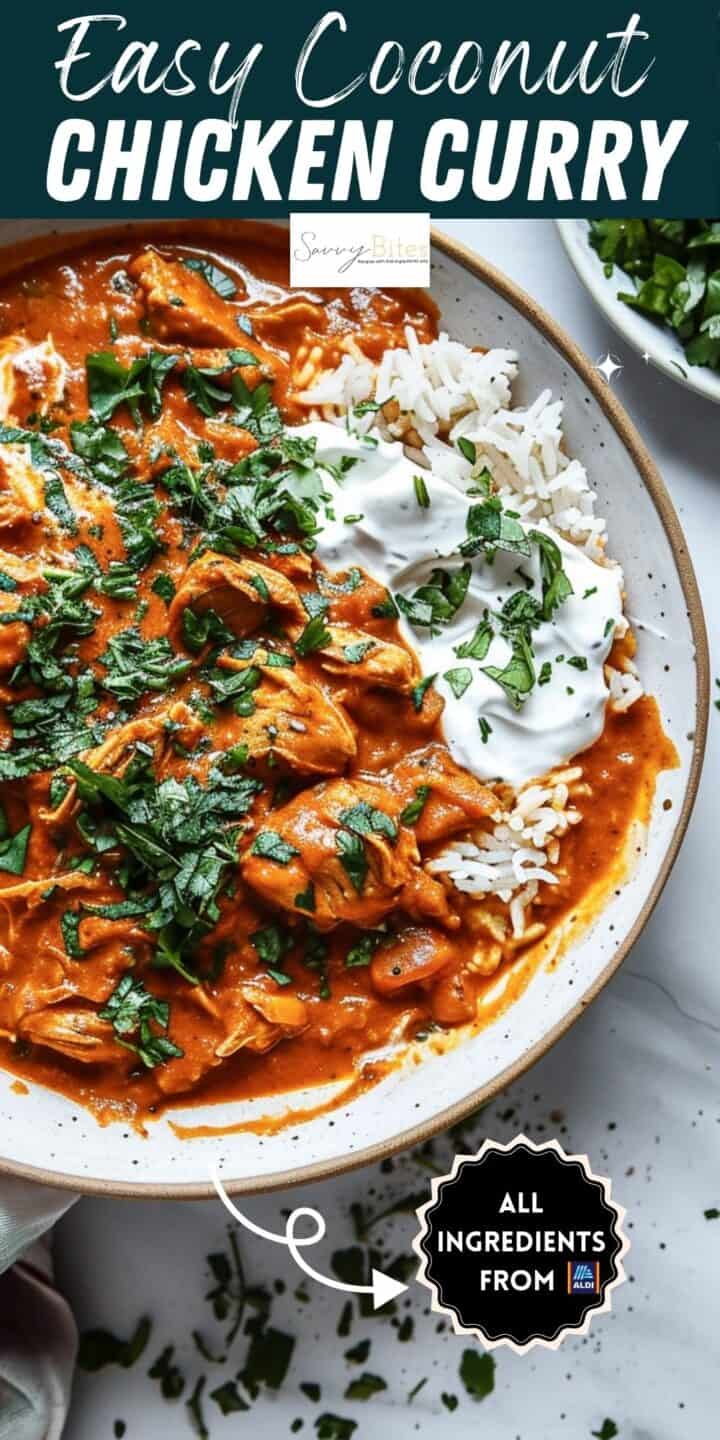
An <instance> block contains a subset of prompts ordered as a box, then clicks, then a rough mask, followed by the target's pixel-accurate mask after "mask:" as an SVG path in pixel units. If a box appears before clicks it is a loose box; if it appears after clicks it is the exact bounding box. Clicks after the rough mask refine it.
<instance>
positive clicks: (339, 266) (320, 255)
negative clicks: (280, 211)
mask: <svg viewBox="0 0 720 1440" xmlns="http://www.w3.org/2000/svg"><path fill="white" fill-rule="evenodd" d="M290 284H291V285H293V286H308V285H329V286H332V287H333V288H338V287H340V288H342V287H345V286H346V287H347V288H348V289H350V287H351V286H353V285H392V286H395V287H397V286H403V285H407V286H413V287H414V286H426V285H429V284H430V216H429V215H415V214H413V215H393V214H380V215H378V214H369V213H367V212H366V213H365V214H361V215H348V214H346V213H345V214H342V215H329V214H307V213H304V214H302V215H291V216H290Z"/></svg>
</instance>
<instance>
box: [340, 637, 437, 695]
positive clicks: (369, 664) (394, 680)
mask: <svg viewBox="0 0 720 1440" xmlns="http://www.w3.org/2000/svg"><path fill="white" fill-rule="evenodd" d="M327 629H328V631H329V633H330V635H331V637H332V638H331V640H330V642H329V644H327V645H323V646H322V647H321V649H319V650H318V652H317V654H318V659H319V661H320V664H321V665H322V668H323V670H327V672H328V674H330V675H345V676H347V678H348V680H354V681H355V682H356V683H360V684H365V685H377V686H379V687H381V688H383V689H387V690H394V691H400V692H401V693H403V694H406V693H407V692H408V691H410V690H412V688H413V686H414V685H417V683H418V680H419V679H420V674H421V672H420V668H419V666H418V662H417V659H416V657H415V655H413V653H412V651H411V650H406V649H405V647H404V646H402V645H395V644H393V643H392V641H389V640H379V639H378V638H377V637H376V636H375V635H369V634H368V633H367V631H365V630H357V629H355V628H354V626H352V625H328V626H327Z"/></svg>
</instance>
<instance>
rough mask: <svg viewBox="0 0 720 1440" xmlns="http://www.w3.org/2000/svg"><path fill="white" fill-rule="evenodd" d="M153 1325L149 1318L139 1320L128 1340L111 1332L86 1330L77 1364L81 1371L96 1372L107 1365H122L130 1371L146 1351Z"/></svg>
mask: <svg viewBox="0 0 720 1440" xmlns="http://www.w3.org/2000/svg"><path fill="white" fill-rule="evenodd" d="M151 1329H152V1325H151V1322H150V1320H148V1318H147V1316H143V1318H142V1320H139V1321H138V1323H137V1325H136V1326H135V1329H134V1331H133V1333H132V1335H131V1336H130V1338H129V1339H128V1340H121V1339H120V1338H119V1336H117V1335H113V1334H111V1332H110V1331H109V1330H85V1331H84V1333H83V1334H82V1335H81V1336H80V1346H79V1349H78V1355H77V1363H78V1365H79V1366H80V1369H81V1370H87V1371H90V1372H93V1373H94V1372H95V1371H97V1370H102V1369H103V1368H104V1367H105V1366H106V1365H121V1366H122V1367H123V1369H124V1370H129V1369H130V1366H131V1365H134V1364H135V1362H136V1360H139V1359H140V1356H141V1355H142V1353H143V1351H144V1350H145V1348H146V1346H147V1343H148V1340H149V1339H150V1331H151Z"/></svg>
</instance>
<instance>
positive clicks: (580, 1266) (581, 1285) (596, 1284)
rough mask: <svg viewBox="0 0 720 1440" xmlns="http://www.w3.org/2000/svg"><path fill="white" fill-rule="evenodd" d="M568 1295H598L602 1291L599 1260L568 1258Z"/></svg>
mask: <svg viewBox="0 0 720 1440" xmlns="http://www.w3.org/2000/svg"><path fill="white" fill-rule="evenodd" d="M567 1288H568V1295H598V1294H599V1293H600V1262H599V1260H568V1267H567Z"/></svg>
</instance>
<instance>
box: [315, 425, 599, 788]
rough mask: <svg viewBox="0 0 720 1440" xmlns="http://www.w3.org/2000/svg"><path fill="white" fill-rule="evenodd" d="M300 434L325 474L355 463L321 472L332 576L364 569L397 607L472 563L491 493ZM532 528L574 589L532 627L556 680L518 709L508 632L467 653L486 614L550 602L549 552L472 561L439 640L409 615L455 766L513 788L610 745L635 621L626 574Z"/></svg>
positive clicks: (539, 686)
mask: <svg viewBox="0 0 720 1440" xmlns="http://www.w3.org/2000/svg"><path fill="white" fill-rule="evenodd" d="M293 433H294V434H298V435H302V436H305V437H310V436H312V437H314V439H315V440H316V458H317V460H318V462H319V463H321V464H326V465H331V466H339V465H341V463H342V459H343V457H344V456H348V455H350V456H352V457H353V458H354V459H355V462H356V463H355V464H353V465H352V467H351V468H350V469H348V470H347V472H346V473H345V474H344V476H343V477H342V478H341V479H340V480H339V481H338V480H336V479H334V478H333V477H331V476H330V475H329V474H328V473H327V472H323V484H324V489H325V490H326V491H327V492H328V493H330V495H331V500H330V501H329V502H328V503H327V504H326V505H323V504H321V506H320V511H319V515H318V522H319V524H320V525H321V527H322V528H321V529H320V530H319V532H318V534H317V536H316V540H317V550H316V554H317V558H318V559H319V560H320V561H321V562H322V563H323V564H324V565H325V566H326V567H327V568H328V569H329V570H330V571H347V570H349V569H350V568H351V567H353V566H357V567H358V568H360V569H361V570H364V571H365V572H366V573H367V574H368V575H371V576H372V577H373V578H374V579H375V580H377V581H379V582H380V583H381V584H383V585H386V586H387V588H388V590H389V591H390V593H391V594H392V596H393V598H395V597H396V596H397V595H398V594H400V595H404V596H406V597H408V598H409V597H410V596H411V595H412V594H413V592H414V591H415V590H417V589H418V587H419V586H421V585H425V584H427V583H428V581H429V580H430V578H431V574H432V571H433V570H434V569H437V568H442V569H445V570H448V571H450V572H452V571H454V570H457V569H459V568H460V567H461V566H462V565H463V564H466V563H467V561H466V559H465V557H463V555H462V554H461V552H460V545H461V543H462V542H463V541H464V540H465V539H466V538H467V514H468V509H469V507H470V506H471V505H472V504H477V503H478V501H480V502H481V500H482V497H478V496H477V495H474V496H468V495H467V494H465V493H464V492H463V491H462V490H460V489H459V488H456V487H455V486H454V485H452V484H450V483H449V482H448V481H446V480H442V479H440V478H439V477H438V476H436V475H433V474H432V472H431V471H428V470H420V469H419V467H418V466H417V465H416V464H413V463H412V461H410V460H408V458H407V457H406V455H405V453H404V451H403V448H402V445H400V444H399V443H388V442H385V441H383V440H378V442H377V444H374V445H373V444H372V443H368V440H367V437H362V436H359V435H356V434H353V433H352V432H350V431H347V432H346V431H345V430H343V429H340V428H339V427H338V426H336V425H331V424H329V423H326V422H324V421H313V422H310V423H308V424H306V425H302V426H298V427H297V429H296V430H293ZM417 475H421V476H422V479H423V481H424V484H425V487H426V490H427V496H428V499H429V504H428V505H427V506H423V505H421V504H420V503H419V501H418V498H417V496H416V488H415V477H416V476H417ZM508 508H511V507H508ZM328 510H329V511H330V514H329V515H328V513H327V512H328ZM345 517H349V519H347V520H346V518H345ZM358 517H359V518H358ZM533 528H534V529H536V530H541V531H544V532H545V533H547V534H548V535H549V536H551V537H552V539H553V540H554V541H555V544H556V545H557V546H558V548H559V550H560V553H561V556H562V565H563V569H564V571H565V574H566V576H567V578H568V580H569V581H570V584H571V585H572V592H573V593H572V595H570V596H569V597H568V598H567V599H566V600H565V601H564V602H563V603H562V604H561V605H560V606H559V607H558V608H557V609H556V610H555V612H554V615H553V618H552V620H549V621H547V620H543V621H541V623H540V624H539V625H538V626H537V627H536V628H534V629H533V632H532V649H533V653H534V667H535V673H536V676H537V677H538V679H539V677H541V676H546V675H549V679H546V680H545V681H544V683H538V681H537V680H536V683H535V685H534V686H533V688H532V690H531V692H530V694H529V695H528V696H527V698H526V699H525V700H524V701H523V703H522V704H521V705H520V706H519V708H517V709H516V708H514V706H513V704H512V703H511V700H510V698H509V697H508V695H507V694H506V692H505V690H504V689H503V687H502V686H501V685H499V684H498V683H497V681H496V680H494V679H492V678H491V677H490V676H489V675H487V674H486V673H484V672H485V669H486V667H488V666H491V667H496V668H497V669H504V667H505V666H506V665H507V664H508V662H509V660H510V659H511V655H512V647H511V645H510V643H509V641H508V640H507V639H505V638H504V637H503V636H502V635H500V634H497V633H496V634H495V635H494V638H493V639H492V641H491V644H490V648H489V649H488V651H487V654H486V655H485V656H484V658H483V659H482V660H481V661H477V660H474V659H471V658H459V657H458V656H457V654H456V649H457V647H459V646H462V645H463V644H464V643H465V642H467V641H469V640H471V639H472V637H473V635H474V633H475V631H476V628H477V626H478V624H479V623H480V622H481V621H482V620H483V618H484V617H485V616H486V614H487V613H488V612H490V615H491V617H492V616H493V615H497V612H498V611H500V610H501V609H502V607H503V605H504V604H505V602H506V601H507V600H508V599H509V598H510V596H511V595H513V594H514V593H516V592H517V591H518V590H520V589H524V590H526V591H527V592H528V593H529V594H532V595H534V596H535V598H536V599H537V600H538V602H542V598H543V585H542V571H541V556H540V548H539V546H538V544H537V543H532V545H531V554H530V556H523V555H520V554H518V553H517V552H512V551H507V550H499V549H498V550H496V551H495V555H494V558H493V559H492V560H489V559H488V558H487V556H486V554H485V553H481V554H480V555H477V556H475V557H473V558H472V559H471V561H470V563H471V566H472V572H471V576H470V582H469V585H468V589H467V594H466V596H465V599H464V601H463V603H462V604H461V605H460V607H459V609H458V611H457V613H456V614H455V615H454V617H453V618H452V620H451V621H450V623H449V624H446V625H438V626H436V627H435V633H432V632H431V630H429V629H425V628H418V627H416V626H414V625H412V624H410V623H409V622H408V620H407V619H406V618H405V617H404V616H401V619H400V629H401V631H402V633H403V636H404V638H405V639H406V640H407V642H408V643H409V644H410V645H411V646H412V648H413V649H414V650H415V653H416V654H417V656H418V658H419V661H420V664H421V666H422V671H423V674H424V675H426V676H428V675H434V676H436V677H437V678H436V680H435V685H436V688H437V690H438V691H439V692H440V694H441V695H442V696H443V698H444V700H445V710H444V713H443V718H442V724H443V729H444V734H445V739H446V742H447V744H448V747H449V749H450V751H451V754H452V755H453V758H454V759H455V760H456V761H457V762H458V764H460V765H462V766H464V767H465V768H466V769H468V770H470V771H471V772H472V773H474V774H475V775H477V776H478V777H479V778H480V779H483V780H490V779H502V780H504V781H507V782H508V783H509V784H511V785H513V786H515V787H518V786H520V785H522V784H524V783H525V782H526V781H528V780H531V779H533V778H534V777H536V776H540V775H544V774H545V773H546V772H547V771H548V770H552V769H554V768H556V767H557V766H559V765H563V764H565V763H566V762H567V761H568V760H570V759H572V758H573V756H575V755H578V754H579V753H580V752H581V751H583V750H586V749H587V748H588V746H590V745H592V744H593V743H594V741H595V740H597V739H598V737H599V736H600V735H601V733H602V730H603V726H604V723H605V707H606V704H607V700H608V693H609V692H608V688H607V685H606V683H605V676H604V670H603V666H604V663H605V661H606V659H607V656H608V653H609V651H610V648H611V645H612V640H613V633H614V631H615V628H616V626H617V625H618V624H622V616H623V608H622V585H623V577H622V571H621V570H620V568H619V567H618V566H616V565H599V564H597V563H596V562H595V561H594V560H591V559H590V557H589V556H588V555H586V554H585V553H584V552H583V551H582V550H579V549H578V548H577V547H576V546H575V545H572V544H570V543H569V542H568V541H566V540H564V539H563V538H562V536H560V535H558V533H557V531H555V530H553V529H551V527H550V526H548V525H547V524H546V522H545V521H540V522H539V523H537V524H535V525H529V526H526V525H523V529H524V530H525V532H526V533H527V531H528V530H530V529H533ZM495 623H496V624H497V622H495ZM548 667H549V668H548ZM460 668H462V669H463V670H465V669H467V670H469V671H470V672H471V675H472V679H471V682H470V684H469V685H468V686H467V689H465V690H464V692H463V693H462V694H461V695H459V696H458V695H456V694H455V693H454V691H453V688H452V685H451V684H450V682H449V681H448V680H447V679H446V678H444V677H445V675H446V674H447V672H448V671H457V670H458V669H460ZM464 678H466V677H464ZM456 684H457V681H456ZM483 735H485V737H486V738H485V740H483Z"/></svg>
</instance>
